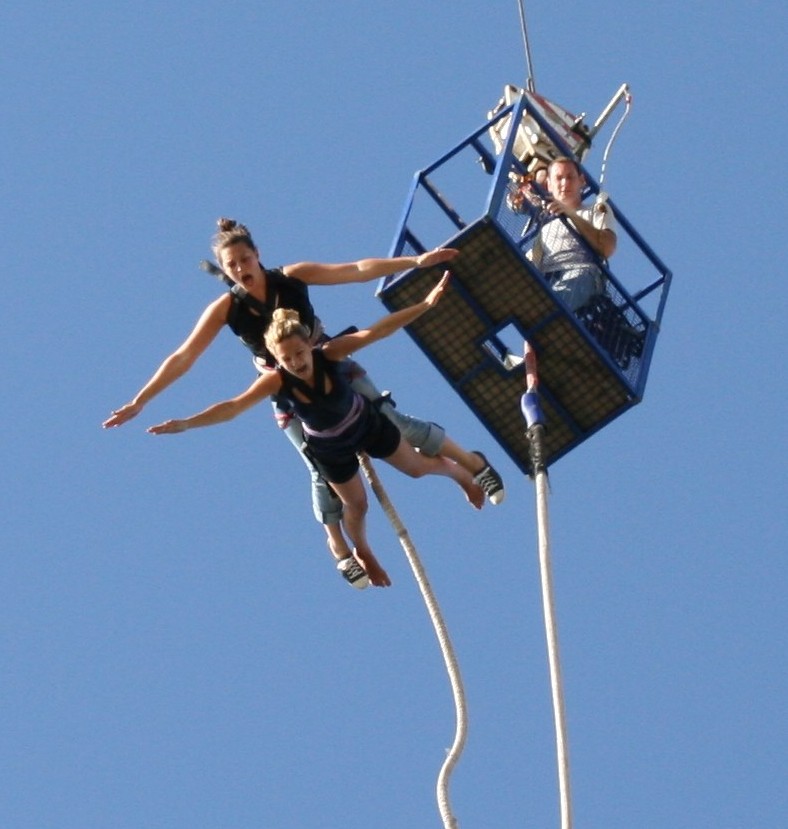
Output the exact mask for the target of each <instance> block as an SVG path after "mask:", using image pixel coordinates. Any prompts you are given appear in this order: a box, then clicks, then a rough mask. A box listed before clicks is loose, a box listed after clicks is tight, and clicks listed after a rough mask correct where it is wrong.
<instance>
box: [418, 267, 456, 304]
mask: <svg viewBox="0 0 788 829" xmlns="http://www.w3.org/2000/svg"><path fill="white" fill-rule="evenodd" d="M450 278H451V273H450V271H444V272H443V276H442V277H441V281H440V282H439V283H438V284H437V285H436V286H435V287H434V288H433V289H432V290H431V291H430V292H429V293H428V294H427V296H425V297H424V302H425V304H426V305H427V307H428V308H434V307H435V306H436V305H437V304H438V302H439V301H440V298H441V297H442V296H443V295H444V294H445V293H446V288H448V286H449V279H450Z"/></svg>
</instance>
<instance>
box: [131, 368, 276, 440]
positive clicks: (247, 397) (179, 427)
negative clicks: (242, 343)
mask: <svg viewBox="0 0 788 829" xmlns="http://www.w3.org/2000/svg"><path fill="white" fill-rule="evenodd" d="M281 386H282V381H281V379H280V377H279V375H278V374H277V373H276V372H274V371H268V372H266V373H265V374H261V375H260V376H259V377H258V378H257V379H256V380H255V381H254V383H252V385H251V386H249V388H248V389H247V390H246V391H245V392H242V393H241V394H239V395H238V396H237V397H233V398H232V399H230V400H224V401H222V402H221V403H214V404H213V406H209V407H208V408H207V409H205V410H204V411H202V412H200V413H199V414H195V415H192V416H191V417H186V418H183V419H180V420H165V421H164V423H158V424H156V425H155V426H149V427H148V429H147V431H148V432H150V434H152V435H174V434H177V433H178V432H185V431H187V430H188V429H197V428H199V427H200V426H213V425H215V424H216V423H224V422H225V421H226V420H232V419H233V418H235V417H238V415H239V414H241V413H243V412H245V411H246V410H247V409H249V408H251V407H252V406H254V404H255V403H259V402H260V401H261V400H264V399H265V398H266V397H268V396H269V395H271V394H275V393H276V392H278V391H279V389H280V388H281Z"/></svg>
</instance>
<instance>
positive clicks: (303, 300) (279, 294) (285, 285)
mask: <svg viewBox="0 0 788 829" xmlns="http://www.w3.org/2000/svg"><path fill="white" fill-rule="evenodd" d="M263 275H264V277H265V287H266V292H265V293H266V301H265V302H264V303H262V304H263V309H262V310H261V312H260V313H258V312H257V311H256V310H253V309H252V308H251V307H250V306H249V305H248V304H247V303H246V302H244V301H243V299H241V298H240V297H238V296H237V295H236V294H234V293H233V294H231V300H232V301H231V305H230V310H229V311H228V313H227V325H228V326H229V327H230V330H231V331H232V332H233V334H235V335H236V336H237V337H240V338H241V341H242V342H243V344H244V345H245V346H246V347H247V348H248V349H249V350H250V351H251V352H252V354H254V356H255V357H260V358H261V359H262V360H264V362H265V364H266V365H269V366H271V367H273V366H275V365H276V361H275V360H274V358H273V356H272V355H271V353H270V352H269V351H268V349H267V348H266V347H265V342H264V340H263V338H264V336H265V332H266V329H267V328H268V326H269V325H270V324H271V318H272V316H273V313H274V310H275V309H277V308H289V309H292V310H294V311H297V312H298V318H299V320H300V321H301V324H302V325H303V326H304V327H305V328H306V329H307V330H308V331H309V333H310V334H312V333H314V330H315V326H316V325H319V324H320V321H319V320H318V319H317V318H316V317H315V310H314V308H313V307H312V303H311V302H310V301H309V288H308V286H307V285H306V283H304V282H302V281H301V280H300V279H294V278H293V277H291V276H285V274H284V273H283V272H282V271H281V270H280V269H275V270H265V269H264V270H263Z"/></svg>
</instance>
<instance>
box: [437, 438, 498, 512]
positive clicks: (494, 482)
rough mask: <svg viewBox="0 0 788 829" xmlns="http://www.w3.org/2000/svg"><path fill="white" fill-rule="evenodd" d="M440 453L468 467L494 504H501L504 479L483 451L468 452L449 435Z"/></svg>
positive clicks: (475, 480) (465, 467) (444, 440)
mask: <svg viewBox="0 0 788 829" xmlns="http://www.w3.org/2000/svg"><path fill="white" fill-rule="evenodd" d="M440 454H441V455H443V456H444V457H446V458H451V460H453V461H456V462H457V463H458V464H459V465H460V466H462V467H463V469H467V470H468V471H469V472H470V473H471V475H473V479H474V482H475V483H478V484H480V485H481V487H482V489H483V490H484V492H485V493H486V495H487V496H488V497H489V499H490V501H491V502H492V503H493V504H500V503H501V502H502V501H503V499H504V497H505V490H504V486H503V480H502V479H501V476H500V475H499V474H498V472H497V471H496V470H495V469H494V468H493V467H492V466H491V465H490V463H489V462H488V460H487V458H485V457H484V455H482V453H481V452H476V451H473V452H468V451H467V450H466V449H463V448H462V447H461V446H459V445H458V444H456V443H455V442H454V441H453V440H452V439H451V438H450V437H449V436H448V435H447V436H446V437H444V439H443V443H441V446H440Z"/></svg>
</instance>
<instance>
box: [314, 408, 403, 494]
mask: <svg viewBox="0 0 788 829" xmlns="http://www.w3.org/2000/svg"><path fill="white" fill-rule="evenodd" d="M365 408H366V411H365V413H364V415H363V417H364V423H363V426H362V427H361V429H360V430H359V432H358V433H357V436H356V440H355V441H354V444H353V445H352V446H349V445H348V444H347V441H343V440H342V439H341V438H340V439H335V438H328V439H326V440H321V439H320V438H309V439H308V440H307V444H306V447H307V448H306V454H307V455H308V457H309V459H310V460H311V461H312V463H313V464H314V465H315V467H316V468H317V471H318V472H319V473H320V474H321V475H322V476H323V477H324V478H325V479H326V480H327V481H329V482H330V483H335V484H344V483H346V482H347V481H349V480H350V479H351V478H352V477H353V476H354V475H355V474H356V472H358V458H357V457H356V453H357V452H366V453H367V454H368V455H370V456H371V457H373V458H388V457H389V456H390V455H393V454H394V452H396V451H397V447H398V446H399V442H400V440H401V439H402V435H400V431H399V429H398V428H397V427H396V426H395V425H394V424H393V423H392V422H391V421H390V420H389V419H388V418H387V417H386V416H385V415H382V414H381V413H380V411H379V409H378V408H377V406H373V405H367V406H366V407H365Z"/></svg>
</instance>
